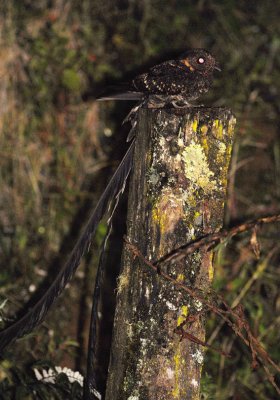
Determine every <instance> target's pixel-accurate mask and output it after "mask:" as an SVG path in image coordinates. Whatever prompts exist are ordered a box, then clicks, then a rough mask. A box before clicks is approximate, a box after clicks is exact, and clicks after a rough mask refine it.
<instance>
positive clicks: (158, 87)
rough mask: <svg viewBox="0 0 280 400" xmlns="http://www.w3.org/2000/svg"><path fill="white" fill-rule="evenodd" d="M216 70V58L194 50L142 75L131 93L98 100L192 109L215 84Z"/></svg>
mask: <svg viewBox="0 0 280 400" xmlns="http://www.w3.org/2000/svg"><path fill="white" fill-rule="evenodd" d="M214 70H218V71H220V68H219V66H218V64H217V62H216V61H215V59H214V57H213V56H212V55H211V54H210V53H209V52H208V51H206V50H204V49H193V50H189V51H187V52H185V53H183V54H182V55H181V56H180V57H179V58H178V59H176V60H169V61H165V62H163V63H161V64H158V65H155V66H154V67H152V68H150V69H149V71H148V72H146V73H144V74H141V75H138V76H137V77H136V78H134V79H133V80H132V82H130V83H129V84H128V85H127V90H126V91H125V92H122V93H115V94H111V95H108V96H102V97H100V98H99V99H98V100H144V99H145V98H149V104H150V105H155V106H163V105H165V104H168V103H171V104H172V105H173V106H175V107H176V106H178V105H183V106H185V105H188V106H189V105H190V101H193V100H196V99H197V98H199V97H200V96H201V95H202V94H204V93H206V92H207V91H208V90H209V88H210V86H211V84H212V80H213V72H214Z"/></svg>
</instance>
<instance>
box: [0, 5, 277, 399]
mask: <svg viewBox="0 0 280 400" xmlns="http://www.w3.org/2000/svg"><path fill="white" fill-rule="evenodd" d="M279 17H280V3H279V2H275V1H272V0H267V1H259V0H256V1H253V0H249V1H248V0H247V1H245V0H241V1H238V2H237V1H233V0H225V1H216V0H213V1H210V0H209V1H207V0H198V1H191V0H189V1H183V0H181V1H179V0H177V1H175V0H168V1H167V0H142V1H136V0H115V1H109V0H94V1H91V0H53V1H51V0H37V1H36V2H34V1H31V0H2V1H1V3H0V29H1V37H0V40H1V41H0V154H1V157H0V165H1V169H0V174H1V179H0V263H1V264H0V285H1V286H0V305H1V309H0V312H1V318H2V319H4V321H6V320H7V318H10V316H11V315H15V312H20V310H22V306H23V304H25V303H27V302H28V301H29V299H30V298H31V299H32V300H31V302H30V301H29V303H28V304H29V305H30V304H32V301H34V299H36V298H38V297H39V296H40V293H42V290H43V289H44V288H45V287H46V284H47V282H50V281H51V279H52V276H54V275H55V274H56V272H57V270H58V269H59V268H61V266H62V265H63V262H64V261H65V259H66V257H67V254H69V252H70V250H71V248H72V246H73V244H74V242H75V240H76V239H77V237H78V235H79V232H80V229H81V226H82V224H83V223H84V222H85V221H86V218H87V216H88V213H89V211H90V209H91V208H92V207H93V204H94V203H95V202H96V200H97V199H98V196H99V195H100V193H101V191H102V189H103V188H104V185H105V183H106V181H107V179H108V177H109V176H110V175H111V173H112V171H113V169H114V168H115V165H116V164H117V163H118V160H120V157H121V155H122V154H123V153H124V151H125V148H126V143H125V135H126V130H125V129H124V128H121V120H122V119H123V118H124V116H125V114H126V112H127V111H128V109H129V107H130V106H131V105H129V104H121V105H115V104H114V103H108V104H100V103H98V104H97V103H96V102H94V96H96V95H97V94H98V93H100V91H102V90H103V89H104V88H105V87H106V86H108V85H109V84H112V83H114V82H118V81H123V80H125V79H127V77H129V76H133V75H134V74H135V73H138V72H139V71H141V69H143V68H144V69H145V68H146V67H147V66H149V65H152V64H154V63H155V62H158V61H161V60H163V59H167V58H169V57H173V56H174V55H177V54H180V52H181V51H183V50H185V49H186V48H189V47H204V48H206V49H208V50H209V51H211V52H212V53H213V54H214V55H215V56H216V58H217V60H218V61H219V63H220V65H221V66H222V70H223V71H222V73H221V74H220V75H218V76H217V77H216V80H215V84H214V87H213V89H212V91H211V93H210V94H209V96H207V98H205V99H203V103H204V104H212V105H224V106H227V107H230V108H232V110H233V111H234V113H235V115H236V117H237V121H238V126H237V130H236V143H235V146H234V150H233V160H232V167H231V174H230V178H231V179H230V186H229V192H228V197H229V198H228V204H227V211H226V224H233V223H235V222H237V221H245V220H246V219H248V218H252V217H254V218H255V217H257V216H262V215H267V214H274V213H277V212H279V208H280V207H279V200H280V99H279V85H280V76H279V71H280V56H279V50H280V24H279ZM124 210H125V206H122V208H121V209H120V211H119V214H118V219H117V222H116V223H115V237H117V238H118V239H119V243H120V239H121V237H122V232H123V229H124V228H123V226H122V222H121V221H124V219H125V215H124V214H123V211H124ZM104 232H105V224H104V223H103V224H101V225H100V229H99V231H98V233H97V235H96V238H95V239H94V241H93V244H92V249H91V251H90V253H89V254H88V255H87V256H86V257H85V258H84V260H83V263H82V265H81V267H80V268H79V270H78V273H77V274H76V277H75V279H74V280H73V282H72V283H71V285H69V287H67V289H66V290H65V292H64V294H63V295H62V296H61V298H60V299H59V301H58V302H57V303H56V305H55V307H54V308H53V309H52V310H51V312H50V313H49V314H48V317H47V319H46V321H45V322H44V323H43V324H42V325H41V326H40V328H38V329H36V331H35V332H34V333H33V334H31V335H29V337H28V338H24V339H22V340H20V341H18V342H17V343H16V344H14V345H12V346H11V347H10V348H8V349H7V351H6V352H5V355H4V358H3V360H2V361H1V363H0V381H1V383H0V398H3V399H4V398H7V399H13V398H19V399H33V398H40V397H39V395H38V393H39V392H40V390H42V393H43V389H39V388H38V387H37V389H36V390H38V392H37V394H36V395H34V392H33V394H32V390H34V387H35V385H36V384H37V383H36V379H35V377H34V374H33V371H32V366H34V365H38V364H40V365H45V364H46V365H48V364H49V363H52V364H53V365H62V366H68V367H70V368H72V369H79V370H80V371H81V372H82V373H83V372H84V371H85V353H86V335H87V328H88V323H89V322H88V318H89V312H90V294H91V291H92V287H93V283H94V275H95V271H96V265H97V256H98V252H97V251H96V249H97V248H98V247H97V246H98V245H99V244H100V243H101V240H102V237H103V236H104ZM258 236H259V241H260V245H261V254H260V258H259V259H258V258H257V257H256V255H255V254H254V252H253V250H252V248H251V246H250V236H249V235H243V236H242V237H239V238H238V239H235V240H233V241H232V242H230V243H228V245H227V246H224V247H222V248H220V249H219V250H218V252H217V254H216V255H217V257H216V279H215V289H216V290H217V291H219V293H221V294H222V295H223V296H224V297H225V298H226V300H227V301H228V302H229V303H230V304H232V303H234V302H237V300H238V301H241V302H242V304H243V305H244V307H245V311H246V314H247V316H248V318H249V321H250V324H251V327H252V330H253V333H254V334H255V336H256V337H258V338H259V340H260V341H261V343H262V345H263V346H264V347H265V348H266V349H267V351H268V352H269V353H270V355H271V356H272V358H274V360H275V361H277V359H278V360H279V342H280V335H279V332H280V329H279V323H280V317H279V308H280V297H279V251H280V248H279V240H278V239H279V224H275V225H272V226H266V227H263V228H262V229H261V230H260V231H259V233H258ZM119 246H120V245H117V246H116V245H113V250H112V251H113V252H116V253H117V255H118V254H119V253H120V249H119ZM93 249H94V251H93ZM114 254H115V253H114ZM117 255H116V256H115V255H113V257H111V261H110V258H109V262H110V264H111V266H110V267H111V269H112V271H115V272H114V274H115V273H116V270H117V265H116V264H117V262H116V260H117V258H118V256H117ZM34 292H35V293H34ZM34 296H35V297H34ZM5 299H7V302H6V303H4V301H5ZM108 307H109V308H111V318H112V317H113V309H112V305H111V306H110V304H109V306H108ZM108 318H109V317H108ZM2 326H4V322H3V321H2ZM217 326H219V321H218V320H217V319H216V318H215V317H214V316H211V315H210V316H209V324H208V338H210V341H213V343H215V346H216V347H217V346H218V347H219V348H221V349H223V350H225V351H227V352H228V351H230V352H231V353H232V354H233V357H232V358H231V359H230V360H225V359H224V357H222V356H220V355H219V354H217V353H213V352H211V351H207V355H206V360H205V365H204V370H203V386H202V398H203V399H221V400H222V399H235V400H237V399H242V400H244V399H245V400H246V399H250V400H252V399H261V400H262V399H274V398H277V397H276V394H275V391H274V389H273V388H272V387H271V385H270V384H269V383H268V381H267V379H266V377H265V376H264V374H263V372H262V370H261V369H260V370H257V371H252V370H251V367H250V356H249V352H248V350H247V349H245V348H244V347H243V346H242V345H241V344H240V342H239V340H238V339H237V338H236V337H235V336H234V335H233V334H232V332H230V330H229V329H228V328H227V327H225V326H221V327H220V328H219V330H218V332H217V329H216V328H217ZM214 338H215V340H214ZM108 340H109V337H108ZM79 346H80V347H79ZM37 385H38V384H37ZM103 385H104V377H103ZM41 386H43V385H41ZM44 390H46V389H44ZM40 393H41V392H40ZM46 393H47V392H46ZM57 393H58V392H57ZM61 393H62V392H61ZM16 396H18V397H16ZM33 396H35V397H33ZM41 396H42V397H41V398H46V399H49V398H59V397H55V396H58V394H53V393H52V394H50V392H48V393H47V394H45V396H46V397H43V394H41ZM52 396H54V397H52ZM62 398H66V397H65V395H64V397H62Z"/></svg>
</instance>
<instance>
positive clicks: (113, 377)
mask: <svg viewBox="0 0 280 400" xmlns="http://www.w3.org/2000/svg"><path fill="white" fill-rule="evenodd" d="M234 125H235V118H234V117H233V115H232V114H231V112H230V111H229V110H227V109H224V108H203V107H201V108H189V109H170V110H168V109H142V110H141V111H140V113H139V120H138V126H139V130H138V136H137V143H136V150H135V156H134V168H133V175H132V178H131V183H130V195H129V205H128V217H127V236H128V240H129V241H130V242H131V243H133V244H134V245H136V246H137V248H138V249H139V250H140V251H141V253H143V254H144V256H145V257H146V258H147V259H148V260H149V261H156V260H158V259H159V258H160V257H162V256H164V255H165V254H167V253H169V252H171V251H172V250H174V249H176V248H178V247H179V246H181V245H183V244H186V243H188V242H192V241H193V240H195V239H198V238H200V237H202V236H204V235H207V234H209V233H212V232H215V231H218V230H219V229H220V228H221V227H222V222H223V214H224V202H225V199H226V187H227V174H228V168H229V162H230V156H231V148H232V138H233V130H234ZM212 258H213V253H212V251H206V250H203V249H201V250H198V251H196V252H195V253H194V254H192V255H190V256H188V257H186V258H185V259H183V260H181V261H180V262H176V263H173V264H168V265H165V266H164V267H163V268H164V272H165V273H168V274H169V275H170V276H171V277H172V278H174V279H176V280H177V281H179V282H181V283H184V284H185V285H187V286H189V287H191V288H193V289H194V288H195V289H200V290H202V291H205V292H207V289H208V288H209V287H210V285H211V281H212V278H213V265H212ZM202 311H203V304H202V303H201V302H200V301H198V300H197V299H194V298H192V297H190V296H188V295H187V294H186V293H185V292H183V291H182V290H180V288H178V286H176V285H174V284H172V283H171V282H170V281H168V280H166V279H164V277H162V276H161V275H160V274H157V273H155V272H154V271H152V270H150V269H148V268H147V266H146V265H145V263H143V262H141V260H140V259H139V258H138V257H135V254H133V253H132V251H131V249H128V247H127V246H126V247H125V249H124V253H123V261H122V273H121V275H120V278H119V285H118V296H117V309H116V315H115V322H114V333H113V344H112V350H111V359H110V367H109V376H108V382H107V391H106V400H171V399H172V400H174V399H175V400H176V399H178V400H183V399H186V400H198V399H199V392H200V376H201V369H202V365H203V358H204V355H203V354H204V348H203V347H202V346H201V345H199V344H196V343H194V342H192V341H189V340H187V339H183V340H181V341H180V337H179V336H178V335H177V334H176V333H175V332H174V330H175V328H176V327H177V326H178V325H180V324H181V323H182V322H183V321H184V320H185V319H186V316H188V315H192V316H195V315H197V318H196V319H195V320H194V322H192V323H191V324H189V325H187V326H186V329H187V331H188V332H189V333H190V334H191V335H193V336H195V337H197V338H198V339H200V340H204V338H205V329H204V321H205V314H203V312H202Z"/></svg>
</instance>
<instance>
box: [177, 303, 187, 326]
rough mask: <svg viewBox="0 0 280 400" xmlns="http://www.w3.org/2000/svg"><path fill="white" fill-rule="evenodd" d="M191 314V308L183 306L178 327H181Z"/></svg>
mask: <svg viewBox="0 0 280 400" xmlns="http://www.w3.org/2000/svg"><path fill="white" fill-rule="evenodd" d="M188 313H189V308H188V306H182V307H181V311H180V315H179V317H178V319H177V326H180V325H181V324H182V323H183V322H184V321H185V320H186V317H187V316H188Z"/></svg>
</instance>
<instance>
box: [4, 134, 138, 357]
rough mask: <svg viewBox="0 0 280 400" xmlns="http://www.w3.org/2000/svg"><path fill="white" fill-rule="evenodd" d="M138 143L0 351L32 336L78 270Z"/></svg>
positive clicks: (7, 332) (6, 335)
mask: <svg viewBox="0 0 280 400" xmlns="http://www.w3.org/2000/svg"><path fill="white" fill-rule="evenodd" d="M134 145H135V140H134V141H133V142H132V143H131V145H130V147H129V149H128V150H127V152H126V154H125V156H124V158H123V160H122V161H121V163H120V165H119V167H118V168H117V170H116V172H115V173H114V175H113V177H112V178H111V180H110V182H109V183H108V185H107V187H106V189H105V190H104V192H103V194H102V196H101V197H100V200H99V202H98V203H97V205H96V207H95V209H94V211H93V212H92V214H91V216H90V219H89V221H88V223H87V225H86V227H85V228H84V230H83V232H82V234H81V236H80V238H79V239H78V241H77V243H76V245H75V247H74V249H73V250H72V253H71V254H70V257H69V259H68V261H67V262H66V264H65V265H64V267H63V268H62V270H61V271H60V272H59V274H58V275H57V277H56V278H55V280H54V281H53V283H52V284H51V286H50V287H49V289H48V290H47V291H46V293H45V294H44V295H43V297H42V298H41V299H40V300H39V301H38V303H36V304H35V306H34V307H33V308H32V309H31V310H30V311H29V312H27V313H26V314H25V315H24V316H23V317H22V318H20V319H19V320H18V321H16V322H14V323H13V324H12V325H10V326H9V327H8V328H6V329H4V330H2V331H0V352H1V351H3V349H4V348H5V347H6V346H7V345H8V344H10V343H11V342H13V341H14V340H16V339H18V338H20V337H22V336H24V335H26V334H28V333H30V332H31V331H32V330H33V329H34V328H35V327H36V326H37V325H39V324H40V323H41V322H42V321H43V319H44V317H45V316H46V314H47V312H48V310H49V309H50V307H51V306H52V304H53V303H54V301H55V300H56V298H57V297H58V296H59V295H60V293H61V292H62V291H63V289H64V288H65V286H66V284H67V283H68V282H69V281H70V279H71V278H72V276H73V275H74V273H75V271H76V269H77V268H78V266H79V264H80V261H81V258H82V256H83V254H84V253H85V251H86V250H87V249H88V247H89V245H90V242H91V238H92V235H93V234H94V233H95V231H96V228H97V226H98V224H99V222H100V220H101V219H102V217H103V216H104V214H105V212H106V211H107V208H108V205H109V203H110V201H111V200H112V199H113V198H114V197H115V196H118V195H119V193H120V192H121V191H122V190H123V188H124V185H125V182H126V180H127V177H128V175H129V173H130V170H131V168H132V164H133V152H134Z"/></svg>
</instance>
